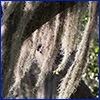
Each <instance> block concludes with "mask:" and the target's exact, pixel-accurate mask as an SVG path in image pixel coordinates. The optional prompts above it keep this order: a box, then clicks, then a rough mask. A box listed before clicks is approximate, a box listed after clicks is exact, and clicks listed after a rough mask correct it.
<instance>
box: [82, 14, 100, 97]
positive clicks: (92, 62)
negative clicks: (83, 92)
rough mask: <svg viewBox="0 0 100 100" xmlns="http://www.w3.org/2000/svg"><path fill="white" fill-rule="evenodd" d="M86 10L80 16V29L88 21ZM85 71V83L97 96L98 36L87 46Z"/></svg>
mask: <svg viewBox="0 0 100 100" xmlns="http://www.w3.org/2000/svg"><path fill="white" fill-rule="evenodd" d="M88 15H89V14H88V12H87V13H86V14H85V15H84V17H83V18H82V23H83V24H82V28H81V29H82V31H83V30H84V28H85V25H86V23H87V21H88V18H89V16H88ZM87 67H88V69H87V72H86V73H85V78H86V80H85V81H86V83H87V84H88V86H89V88H90V89H91V90H92V93H93V95H94V96H95V97H96V98H97V99H98V98H99V37H97V36H96V37H93V39H92V41H91V45H90V48H89V58H88V64H87Z"/></svg>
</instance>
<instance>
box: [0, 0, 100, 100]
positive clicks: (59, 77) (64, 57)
mask: <svg viewBox="0 0 100 100" xmlns="http://www.w3.org/2000/svg"><path fill="white" fill-rule="evenodd" d="M98 9H99V3H98V2H97V1H91V2H88V1H86V2H85V1H7V2H5V1H4V2H3V1H2V2H1V97H2V99H4V98H10V99H11V98H15V99H18V98H19V99H23V98H27V99H34V98H39V99H40V98H46V99H53V98H60V99H68V98H76V99H78V98H82V99H91V98H94V97H93V95H92V94H91V91H90V90H89V88H88V87H87V85H86V84H85V83H84V82H83V80H81V78H82V74H83V72H85V70H86V62H87V58H88V57H87V55H88V50H89V44H90V40H91V36H92V35H93V33H95V32H94V29H97V30H96V32H98V24H97V22H98V16H99V14H98ZM86 12H89V17H88V20H87V23H86V24H85V25H86V26H85V27H84V29H82V28H83V27H82V25H83V24H82V23H83V22H82V21H81V19H82V16H83V15H85V14H86ZM76 36H77V37H76Z"/></svg>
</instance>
